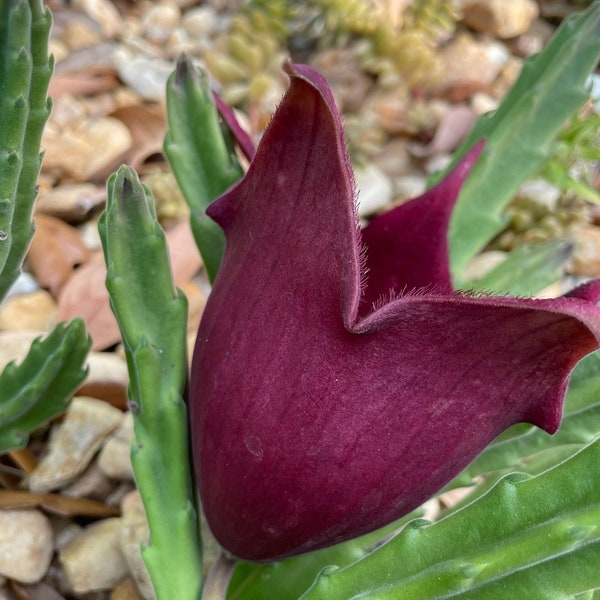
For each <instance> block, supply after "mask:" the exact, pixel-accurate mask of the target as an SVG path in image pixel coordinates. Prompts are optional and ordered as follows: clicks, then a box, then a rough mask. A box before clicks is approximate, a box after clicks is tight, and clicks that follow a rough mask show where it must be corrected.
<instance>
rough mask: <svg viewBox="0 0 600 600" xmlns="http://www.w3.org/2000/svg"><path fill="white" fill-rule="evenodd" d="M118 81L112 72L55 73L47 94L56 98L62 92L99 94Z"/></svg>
mask: <svg viewBox="0 0 600 600" xmlns="http://www.w3.org/2000/svg"><path fill="white" fill-rule="evenodd" d="M120 85H121V84H120V82H119V80H118V78H117V76H116V74H114V73H74V74H64V75H55V76H54V77H52V79H51V80H50V87H49V88H48V94H49V95H50V96H51V97H52V98H58V97H59V96H62V95H63V94H73V95H74V96H83V95H89V94H100V93H101V92H110V91H112V90H116V89H117V88H118V87H119V86H120Z"/></svg>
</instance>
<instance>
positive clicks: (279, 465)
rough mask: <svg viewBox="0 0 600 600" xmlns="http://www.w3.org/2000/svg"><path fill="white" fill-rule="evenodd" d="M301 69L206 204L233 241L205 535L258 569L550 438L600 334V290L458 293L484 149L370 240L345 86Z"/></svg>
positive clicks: (197, 427) (203, 385) (200, 379)
mask: <svg viewBox="0 0 600 600" xmlns="http://www.w3.org/2000/svg"><path fill="white" fill-rule="evenodd" d="M287 69H288V73H289V75H290V78H291V83H290V86H289V89H288V91H287V93H286V94H285V96H284V98H283V100H282V102H281V104H280V106H279V108H278V110H277V112H276V113H275V115H274V117H273V119H272V122H271V123H270V125H269V127H268V129H267V131H266V132H265V134H264V137H263V138H262V141H261V143H260V145H259V147H258V149H257V152H256V155H255V157H254V159H253V161H252V163H251V165H250V167H249V170H248V172H247V174H246V176H245V177H244V179H243V180H242V181H240V182H239V183H238V184H236V185H235V186H234V187H232V188H231V189H230V190H229V191H228V192H226V193H225V194H224V195H223V196H221V197H220V198H219V199H217V200H216V201H215V202H214V203H213V204H212V205H211V206H210V207H209V210H208V214H209V215H210V216H211V217H212V218H213V219H215V220H216V221H217V222H218V223H219V224H220V226H221V227H222V228H223V230H224V231H225V234H226V239H227V247H226V251H225V255H224V258H223V262H222V265H221V269H220V272H219V274H218V276H217V279H216V281H215V285H214V288H213V290H212V293H211V295H210V298H209V300H208V304H207V306H206V309H205V312H204V315H203V317H202V322H201V325H200V330H199V333H198V339H197V343H196V348H195V353H194V359H193V366H192V381H191V410H192V436H193V450H194V456H195V466H196V472H197V478H198V482H199V489H200V494H201V498H202V503H203V507H204V511H205V513H206V517H207V519H208V523H209V525H210V527H211V529H212V531H213V533H214V534H215V536H216V537H217V539H218V540H219V542H220V543H221V544H222V545H223V546H224V547H225V548H226V549H227V550H228V551H230V552H231V553H232V554H234V555H236V556H238V557H240V558H244V559H248V560H258V561H265V560H275V559H280V558H282V557H286V556H290V555H294V554H298V553H301V552H306V551H309V550H315V549H318V548H322V547H324V546H328V545H331V544H335V543H338V542H341V541H343V540H346V539H349V538H351V537H355V536H358V535H361V534H364V533H367V532H369V531H372V530H374V529H376V528H378V527H381V526H383V525H386V524H387V523H390V522H392V521H393V520H395V519H398V518H399V517H401V516H403V515H404V514H406V513H408V512H409V511H411V510H412V509H414V508H415V507H417V506H419V505H420V504H421V503H422V502H424V501H425V500H427V499H428V498H429V497H430V496H431V495H433V494H434V493H436V492H437V491H438V490H440V488H442V487H443V486H444V485H445V484H446V483H447V482H449V481H450V480H451V479H452V478H453V477H455V476H456V475H457V474H458V473H459V472H460V471H461V470H462V469H463V468H465V467H466V466H467V465H468V464H469V462H470V461H471V460H472V459H473V458H474V457H475V456H476V455H477V454H478V453H479V452H481V450H482V449H483V448H484V447H485V446H486V445H487V444H488V443H489V442H490V441H491V440H493V439H494V438H495V437H496V436H497V435H498V434H499V433H501V432H502V431H503V430H505V429H506V428H508V427H510V426H511V425H513V424H514V423H518V422H528V423H533V424H535V425H537V426H539V427H541V428H543V429H545V430H546V431H548V432H549V433H552V432H554V431H555V430H556V429H557V428H558V426H559V423H560V419H561V410H562V402H563V398H564V395H565V390H566V388H567V383H568V377H569V374H570V372H571V370H572V369H573V367H574V366H575V364H576V363H577V362H578V361H579V360H580V359H581V358H582V357H583V356H584V355H586V354H588V353H589V352H591V351H593V350H595V349H596V348H598V345H599V343H598V340H599V338H600V309H599V308H597V307H596V304H595V303H596V301H597V300H598V299H600V284H599V283H591V284H588V285H586V286H584V287H581V288H579V289H577V290H575V291H574V292H572V293H571V294H570V295H569V296H568V297H562V298H559V299H553V300H541V299H521V298H510V297H492V296H479V295H469V294H461V293H459V292H455V291H453V289H452V284H451V277H450V272H449V265H448V245H447V231H448V222H449V219H450V215H451V211H452V208H453V205H454V203H455V200H456V198H457V195H458V193H459V190H460V187H461V184H462V182H463V181H464V179H465V177H466V176H467V174H468V172H469V169H470V168H471V166H472V165H473V164H474V162H475V161H476V160H477V157H478V155H479V153H480V151H481V147H480V146H479V147H476V148H475V149H473V150H472V151H471V152H470V153H469V154H467V156H466V157H465V158H464V159H463V160H462V162H461V163H460V164H459V165H458V166H457V167H456V169H454V171H453V172H452V173H451V174H450V175H449V176H448V177H447V178H446V179H445V180H444V181H442V182H441V183H440V184H439V185H437V186H436V187H434V188H432V189H430V190H429V191H427V192H426V193H425V194H424V195H423V196H421V197H419V198H417V199H415V200H412V201H409V202H408V203H406V204H403V205H401V206H398V207H397V208H394V209H393V210H391V211H390V212H387V213H386V214H383V215H382V216H379V217H377V218H376V219H374V220H373V221H372V222H371V223H370V224H369V225H368V226H367V227H366V228H365V229H364V230H363V231H362V232H361V231H360V230H359V228H358V225H357V222H358V221H357V216H356V210H355V190H354V183H353V173H352V169H351V166H350V163H349V161H348V156H347V154H346V148H345V143H344V136H343V131H342V123H341V119H340V116H339V114H338V111H337V109H336V107H335V104H334V101H333V97H332V94H331V91H330V90H329V88H328V86H327V84H326V82H325V80H324V79H323V78H322V77H321V76H320V75H319V74H318V73H316V72H315V71H314V70H312V69H311V68H309V67H306V66H300V65H295V66H291V65H288V67H287Z"/></svg>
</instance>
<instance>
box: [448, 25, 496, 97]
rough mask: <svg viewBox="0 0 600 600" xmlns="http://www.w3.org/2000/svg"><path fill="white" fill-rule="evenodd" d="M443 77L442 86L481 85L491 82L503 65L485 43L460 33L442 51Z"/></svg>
mask: <svg viewBox="0 0 600 600" xmlns="http://www.w3.org/2000/svg"><path fill="white" fill-rule="evenodd" d="M439 58H440V62H441V64H442V73H443V77H442V80H441V82H440V88H441V89H445V88H449V87H451V86H456V85H459V84H462V85H464V84H467V83H472V82H474V83H476V84H477V85H478V86H480V87H482V88H483V87H485V86H486V85H489V84H491V83H492V82H493V81H494V79H496V76H497V75H498V73H499V72H500V70H501V68H502V66H501V65H498V64H497V62H496V60H495V59H494V57H493V56H491V53H490V51H489V49H488V48H487V46H486V45H485V44H482V43H480V42H477V41H475V40H474V39H473V38H472V37H471V36H469V35H458V36H456V37H455V38H454V39H453V40H452V41H451V42H449V43H448V45H447V46H445V47H444V48H443V49H442V50H441V51H440V55H439Z"/></svg>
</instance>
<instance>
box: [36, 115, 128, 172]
mask: <svg viewBox="0 0 600 600" xmlns="http://www.w3.org/2000/svg"><path fill="white" fill-rule="evenodd" d="M131 145H132V137H131V133H130V132H129V129H128V128H127V126H126V125H125V124H124V123H123V122H122V121H119V119H114V118H112V117H99V118H87V117H84V118H79V119H75V120H71V121H69V123H68V124H66V125H65V126H64V127H47V128H46V129H45V130H44V134H43V141H42V147H43V148H44V149H45V151H46V153H45V155H44V168H45V169H46V170H48V171H52V172H54V173H56V174H57V175H59V176H69V177H72V178H73V179H76V180H78V181H86V180H90V179H93V178H94V177H99V176H100V175H102V174H104V173H105V171H108V170H110V169H112V168H114V167H115V166H117V163H118V162H119V160H120V159H121V158H122V157H123V156H124V154H125V152H126V151H127V150H129V148H130V147H131Z"/></svg>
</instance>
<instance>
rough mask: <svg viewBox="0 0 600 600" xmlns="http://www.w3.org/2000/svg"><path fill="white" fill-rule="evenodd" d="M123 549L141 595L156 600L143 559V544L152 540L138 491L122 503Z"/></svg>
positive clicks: (146, 599) (131, 493)
mask: <svg viewBox="0 0 600 600" xmlns="http://www.w3.org/2000/svg"><path fill="white" fill-rule="evenodd" d="M121 513H122V517H121V521H122V525H123V528H122V530H121V548H122V551H123V554H124V555H125V560H126V561H127V564H128V565H129V572H130V573H131V575H132V577H133V579H134V581H135V583H136V585H137V587H138V589H139V591H140V593H141V594H142V596H143V597H144V598H145V600H155V598H156V596H155V594H154V588H153V587H152V582H151V580H150V576H149V575H148V570H147V569H146V565H145V564H144V561H143V559H142V551H141V547H142V544H147V543H148V540H149V539H150V530H149V528H148V521H147V520H146V513H145V511H144V505H143V503H142V498H141V496H140V493H139V492H138V491H137V490H134V491H132V492H130V493H129V494H127V495H126V496H125V497H124V498H123V501H122V502H121Z"/></svg>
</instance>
